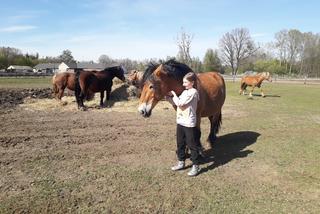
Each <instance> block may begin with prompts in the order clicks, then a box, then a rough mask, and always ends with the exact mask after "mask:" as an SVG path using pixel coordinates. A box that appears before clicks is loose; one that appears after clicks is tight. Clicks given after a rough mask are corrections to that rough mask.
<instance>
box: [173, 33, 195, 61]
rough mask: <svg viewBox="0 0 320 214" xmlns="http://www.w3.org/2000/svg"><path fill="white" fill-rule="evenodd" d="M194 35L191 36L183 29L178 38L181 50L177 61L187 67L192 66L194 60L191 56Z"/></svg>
mask: <svg viewBox="0 0 320 214" xmlns="http://www.w3.org/2000/svg"><path fill="white" fill-rule="evenodd" d="M192 39H193V35H190V34H188V33H186V32H185V31H184V29H183V28H181V32H180V34H179V35H178V36H177V38H176V42H177V45H178V48H179V52H178V55H177V59H178V60H179V61H180V62H183V63H185V64H187V65H189V66H190V65H191V62H192V59H191V56H190V49H191V42H192Z"/></svg>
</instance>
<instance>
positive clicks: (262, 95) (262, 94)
mask: <svg viewBox="0 0 320 214" xmlns="http://www.w3.org/2000/svg"><path fill="white" fill-rule="evenodd" d="M260 91H261V97H266V96H265V95H264V93H263V91H262V87H261V88H260Z"/></svg>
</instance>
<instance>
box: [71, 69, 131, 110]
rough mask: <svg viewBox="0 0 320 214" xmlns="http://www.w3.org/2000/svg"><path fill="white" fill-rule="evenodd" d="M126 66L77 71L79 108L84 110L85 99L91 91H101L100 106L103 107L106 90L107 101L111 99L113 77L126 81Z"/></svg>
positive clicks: (76, 94)
mask: <svg viewBox="0 0 320 214" xmlns="http://www.w3.org/2000/svg"><path fill="white" fill-rule="evenodd" d="M125 72H126V70H125V68H124V67H122V66H113V67H109V68H106V69H104V70H102V71H99V72H91V71H79V70H77V72H76V85H75V96H76V100H77V104H78V108H79V109H82V110H84V104H83V99H84V98H85V97H86V96H87V95H88V93H90V92H93V93H95V92H100V106H101V107H103V98H104V91H106V92H107V97H106V101H107V100H109V99H110V93H111V88H112V85H113V82H112V80H113V78H114V77H117V78H119V79H120V80H122V81H125V77H124V73H125Z"/></svg>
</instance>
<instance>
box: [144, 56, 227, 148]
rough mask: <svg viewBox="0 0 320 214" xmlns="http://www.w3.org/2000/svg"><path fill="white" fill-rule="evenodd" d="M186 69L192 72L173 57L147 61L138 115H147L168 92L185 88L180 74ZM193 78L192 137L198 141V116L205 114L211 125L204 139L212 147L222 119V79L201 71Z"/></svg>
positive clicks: (178, 91)
mask: <svg viewBox="0 0 320 214" xmlns="http://www.w3.org/2000/svg"><path fill="white" fill-rule="evenodd" d="M189 72H193V71H192V69H191V68H189V67H188V66H187V65H185V64H182V63H179V62H177V61H175V60H169V61H167V62H165V63H163V64H160V65H159V64H149V66H148V68H147V69H146V71H145V73H144V75H143V88H142V93H141V97H140V100H139V108H138V111H139V112H140V114H141V115H142V116H144V117H149V116H150V115H151V112H152V109H153V108H154V107H155V106H156V104H157V103H158V102H159V101H160V100H161V99H162V98H163V97H164V96H165V95H167V94H168V92H169V91H174V92H176V94H177V95H180V94H181V93H182V91H183V90H185V88H184V87H183V86H182V80H183V77H184V76H185V75H186V74H187V73H189ZM197 77H198V80H197V81H198V82H197V90H198V92H199V96H200V100H199V102H198V107H197V125H196V127H197V132H198V133H197V134H196V135H197V136H196V139H197V140H198V141H199V142H200V137H201V131H200V122H201V117H208V118H209V120H210V125H211V128H210V134H209V136H208V142H209V143H210V144H211V146H212V145H213V143H214V142H215V140H216V138H217V137H216V134H217V133H218V131H219V129H220V125H221V121H222V116H221V108H222V106H223V104H224V101H225V98H226V87H225V82H224V79H223V77H222V76H221V75H220V74H219V73H217V72H206V73H201V74H198V75H197ZM174 107H175V106H174ZM175 109H176V107H175Z"/></svg>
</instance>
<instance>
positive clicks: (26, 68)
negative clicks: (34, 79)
mask: <svg viewBox="0 0 320 214" xmlns="http://www.w3.org/2000/svg"><path fill="white" fill-rule="evenodd" d="M7 71H8V72H16V73H26V72H33V69H32V68H31V67H30V66H23V65H10V66H9V67H8V68H7Z"/></svg>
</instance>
